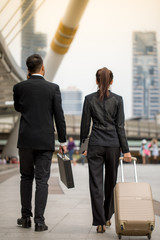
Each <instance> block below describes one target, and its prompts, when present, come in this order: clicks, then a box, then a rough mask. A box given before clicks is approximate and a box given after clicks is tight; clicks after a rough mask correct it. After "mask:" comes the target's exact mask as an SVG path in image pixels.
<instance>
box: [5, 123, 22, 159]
mask: <svg viewBox="0 0 160 240" xmlns="http://www.w3.org/2000/svg"><path fill="white" fill-rule="evenodd" d="M18 129H19V119H18V120H17V122H16V124H15V126H14V128H13V129H12V131H11V133H10V135H9V138H8V142H7V144H6V145H5V147H4V149H3V151H2V156H3V157H4V156H15V157H18V149H17V139H18Z"/></svg>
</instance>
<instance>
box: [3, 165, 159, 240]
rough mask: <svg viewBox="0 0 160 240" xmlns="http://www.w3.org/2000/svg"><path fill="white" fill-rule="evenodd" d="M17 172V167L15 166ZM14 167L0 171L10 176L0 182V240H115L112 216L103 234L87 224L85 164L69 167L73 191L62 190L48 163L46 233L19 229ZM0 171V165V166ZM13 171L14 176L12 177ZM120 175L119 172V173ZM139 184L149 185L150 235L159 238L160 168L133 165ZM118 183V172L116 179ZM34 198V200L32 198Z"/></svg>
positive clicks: (54, 167)
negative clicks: (151, 206) (152, 221)
mask: <svg viewBox="0 0 160 240" xmlns="http://www.w3.org/2000/svg"><path fill="white" fill-rule="evenodd" d="M16 168H17V171H18V166H17V167H16ZM16 168H13V169H6V170H5V168H4V167H3V169H2V171H0V176H1V179H2V178H3V175H6V174H8V173H9V172H12V174H11V175H10V177H8V178H5V179H4V181H1V183H0V193H1V197H0V213H1V218H0V239H1V240H11V239H12V240H22V239H23V240H28V239H30V240H36V239H37V240H38V239H39V240H42V239H43V240H44V239H45V240H51V239H52V240H72V239H73V240H96V239H98V240H101V239H105V240H116V239H118V238H117V235H116V233H115V226H114V217H113V218H112V226H111V228H108V229H107V231H106V232H105V233H104V234H97V233H96V231H95V230H96V227H93V226H92V225H91V223H92V216H91V206H90V196H89V191H88V165H87V164H85V165H81V164H77V165H75V166H74V165H73V173H74V178H75V186H76V187H75V188H74V189H66V187H65V186H64V185H63V184H62V183H60V181H59V173H58V165H57V163H53V164H52V171H51V178H50V182H49V185H50V186H49V197H48V204H47V208H46V212H45V217H46V224H47V225H48V227H49V230H48V231H45V232H40V233H39V232H35V231H34V225H33V226H32V228H31V229H23V228H21V227H18V226H17V225H16V219H17V218H18V217H20V196H19V174H18V173H17V172H16ZM0 169H1V166H0ZM124 171H125V173H126V174H125V176H126V180H128V181H132V180H133V168H132V167H131V166H130V164H125V165H124ZM13 172H14V174H13ZM119 172H120V171H119ZM137 172H138V176H139V181H145V182H148V183H150V184H151V187H152V191H153V198H154V208H155V218H156V226H155V230H154V231H153V234H152V239H153V240H159V239H160V165H159V164H155V165H154V164H149V165H141V164H138V165H137ZM118 180H120V173H119V176H118ZM33 199H34V197H33ZM122 239H124V240H130V239H131V240H143V239H147V237H122Z"/></svg>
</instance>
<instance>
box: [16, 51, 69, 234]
mask: <svg viewBox="0 0 160 240" xmlns="http://www.w3.org/2000/svg"><path fill="white" fill-rule="evenodd" d="M26 65H27V68H28V75H27V80H26V81H22V82H20V83H17V84H16V85H15V86H14V88H13V92H14V96H13V97H14V107H15V110H16V111H18V112H20V113H21V119H20V126H19V135H18V144H17V147H18V148H19V157H20V173H21V181H20V195H21V205H22V208H21V215H22V217H21V218H19V219H18V220H17V224H18V225H20V226H22V227H23V228H30V227H31V218H30V217H32V215H33V214H32V185H33V180H34V178H35V182H36V191H35V210H34V222H35V231H38V232H40V231H45V230H47V229H48V226H47V225H46V224H45V218H44V211H45V207H46V203H47V196H48V179H49V176H50V166H51V160H52V155H53V152H54V150H55V136H54V120H55V124H56V128H57V132H58V140H59V142H60V143H61V144H60V148H59V151H60V152H62V150H63V151H64V152H66V146H65V144H64V143H65V142H66V124H65V119H64V114H63V110H62V105H61V94H60V90H59V86H58V85H56V84H54V83H51V82H48V81H46V80H45V79H44V74H45V68H44V65H43V60H42V58H41V57H40V56H39V55H38V54H33V55H31V56H29V57H28V58H27V60H26Z"/></svg>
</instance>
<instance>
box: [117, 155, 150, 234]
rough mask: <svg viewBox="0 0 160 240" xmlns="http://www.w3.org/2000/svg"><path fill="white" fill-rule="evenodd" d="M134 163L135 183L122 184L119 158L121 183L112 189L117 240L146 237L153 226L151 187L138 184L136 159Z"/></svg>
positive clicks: (121, 160) (121, 162) (141, 183)
mask: <svg viewBox="0 0 160 240" xmlns="http://www.w3.org/2000/svg"><path fill="white" fill-rule="evenodd" d="M132 160H133V163H134V174H135V182H124V172H123V157H121V158H120V164H121V173H122V182H118V183H117V184H116V186H115V188H114V207H115V227H116V233H117V235H118V238H119V239H121V238H122V236H123V235H124V236H147V237H148V239H150V238H151V233H152V231H153V229H154V226H155V216H154V209H153V201H152V192H151V187H150V185H149V184H148V183H143V182H138V180H137V169H136V160H137V159H136V158H132Z"/></svg>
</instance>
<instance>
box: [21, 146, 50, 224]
mask: <svg viewBox="0 0 160 240" xmlns="http://www.w3.org/2000/svg"><path fill="white" fill-rule="evenodd" d="M52 155H53V151H44V150H32V149H19V156H20V173H21V182H20V195H21V205H22V208H21V213H22V217H23V218H26V217H29V216H32V203H31V202H32V185H33V180H34V178H35V183H36V191H35V212H34V221H35V223H44V211H45V207H46V203H47V197H48V179H49V177H50V166H51V159H52Z"/></svg>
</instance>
